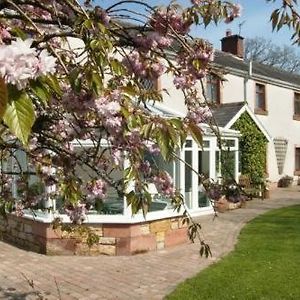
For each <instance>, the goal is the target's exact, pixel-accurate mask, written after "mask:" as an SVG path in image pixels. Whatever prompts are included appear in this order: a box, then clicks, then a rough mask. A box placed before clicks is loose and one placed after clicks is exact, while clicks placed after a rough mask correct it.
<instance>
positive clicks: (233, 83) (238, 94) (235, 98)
mask: <svg viewBox="0 0 300 300" xmlns="http://www.w3.org/2000/svg"><path fill="white" fill-rule="evenodd" d="M225 78H226V81H224V82H223V84H222V85H221V95H222V96H221V103H228V102H230V103H232V102H242V101H244V78H242V77H238V76H234V75H231V74H227V75H226V76H225Z"/></svg>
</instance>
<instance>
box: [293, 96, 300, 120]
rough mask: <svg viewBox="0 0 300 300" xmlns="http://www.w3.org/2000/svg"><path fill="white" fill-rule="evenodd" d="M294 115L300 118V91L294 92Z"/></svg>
mask: <svg viewBox="0 0 300 300" xmlns="http://www.w3.org/2000/svg"><path fill="white" fill-rule="evenodd" d="M294 117H296V119H297V120H300V93H295V94H294Z"/></svg>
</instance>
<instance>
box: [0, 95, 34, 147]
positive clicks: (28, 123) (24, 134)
mask: <svg viewBox="0 0 300 300" xmlns="http://www.w3.org/2000/svg"><path fill="white" fill-rule="evenodd" d="M3 121H4V123H5V124H6V125H7V126H8V127H9V129H10V131H11V132H12V133H13V134H14V135H15V136H16V137H17V138H18V139H19V140H20V141H21V142H22V143H23V144H27V141H28V137H29V135H30V132H31V127H32V125H33V124H34V121H35V113H34V107H33V104H32V101H31V99H30V98H29V97H28V95H27V94H26V93H19V97H18V98H17V99H12V101H11V102H10V103H8V104H7V107H6V110H5V113H4V116H3Z"/></svg>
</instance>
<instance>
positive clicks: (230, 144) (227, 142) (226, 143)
mask: <svg viewBox="0 0 300 300" xmlns="http://www.w3.org/2000/svg"><path fill="white" fill-rule="evenodd" d="M222 142H223V145H224V146H225V147H226V148H228V147H235V140H223V141H222Z"/></svg>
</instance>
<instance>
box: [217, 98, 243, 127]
mask: <svg viewBox="0 0 300 300" xmlns="http://www.w3.org/2000/svg"><path fill="white" fill-rule="evenodd" d="M244 105H245V103H244V102H236V103H226V104H221V105H220V106H218V107H216V108H215V109H213V115H214V118H215V120H216V122H217V124H218V126H221V127H225V126H226V125H227V124H228V122H229V121H230V120H231V119H232V118H233V117H234V116H235V115H236V114H237V113H238V112H239V111H240V109H241V108H242V107H243V106H244Z"/></svg>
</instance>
